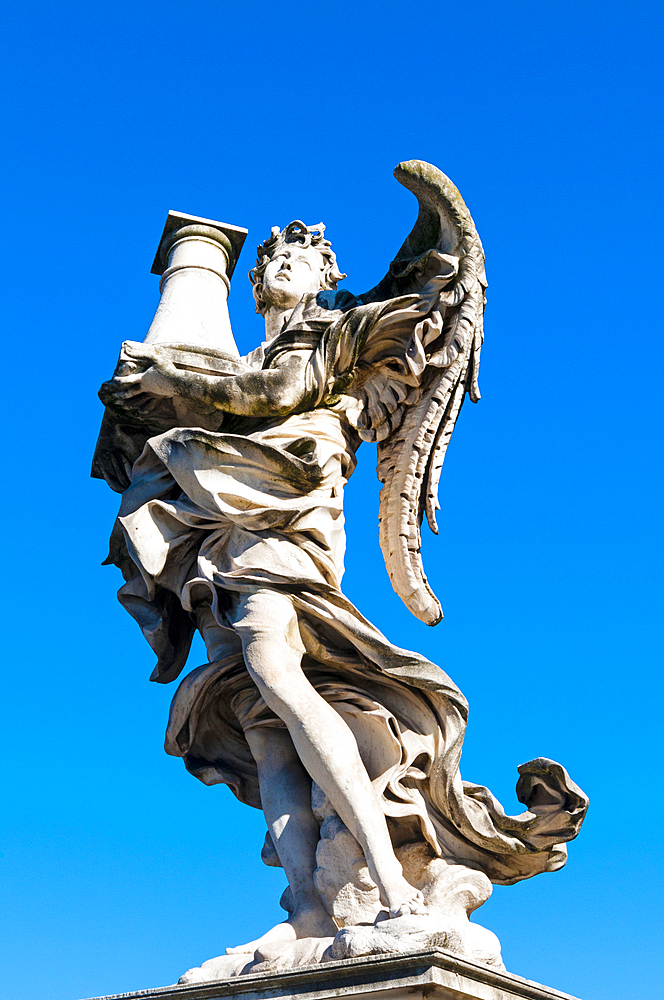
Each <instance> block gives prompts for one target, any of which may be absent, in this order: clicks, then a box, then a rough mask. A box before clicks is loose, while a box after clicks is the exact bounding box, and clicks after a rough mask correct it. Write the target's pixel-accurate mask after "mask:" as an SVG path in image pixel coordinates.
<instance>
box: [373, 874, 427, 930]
mask: <svg viewBox="0 0 664 1000" xmlns="http://www.w3.org/2000/svg"><path fill="white" fill-rule="evenodd" d="M397 864H398V862H397ZM379 888H380V898H381V900H382V901H383V903H385V905H386V906H387V909H388V912H389V915H390V917H405V916H407V915H408V914H411V913H415V914H421V913H424V912H425V907H424V896H423V895H422V893H421V892H420V890H419V889H416V888H415V887H414V886H412V885H411V884H410V882H407V881H406V879H405V878H404V877H403V874H402V871H401V865H399V871H398V872H395V874H394V877H393V878H391V879H390V880H389V881H387V880H384V881H383V882H382V884H381V885H379Z"/></svg>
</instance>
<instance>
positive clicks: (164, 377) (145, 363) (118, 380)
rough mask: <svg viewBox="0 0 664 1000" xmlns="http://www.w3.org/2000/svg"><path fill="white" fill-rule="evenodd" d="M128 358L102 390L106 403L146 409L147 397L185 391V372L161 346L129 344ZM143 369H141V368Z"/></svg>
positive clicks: (125, 346) (102, 398) (126, 354)
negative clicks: (183, 384) (157, 347)
mask: <svg viewBox="0 0 664 1000" xmlns="http://www.w3.org/2000/svg"><path fill="white" fill-rule="evenodd" d="M123 353H124V354H125V356H126V358H127V360H126V361H125V362H124V364H122V365H121V366H120V368H119V370H118V373H117V374H116V375H115V376H114V377H113V378H112V379H110V381H108V382H104V384H103V385H102V387H101V389H100V390H99V398H100V399H101V401H102V403H104V404H105V405H107V406H108V405H110V406H121V407H129V408H130V409H131V408H133V407H135V406H140V407H141V408H143V406H144V404H145V403H146V402H147V399H146V397H147V398H150V397H152V398H153V399H154V397H161V398H164V397H172V396H177V395H178V394H179V393H180V392H181V390H182V388H183V387H182V385H181V383H182V374H181V372H179V371H178V369H177V368H176V367H175V365H173V364H172V363H171V362H170V361H168V360H167V359H166V358H164V356H163V355H161V353H160V352H159V350H158V349H155V348H154V347H150V346H148V345H145V344H136V345H135V344H128V343H125V344H124V347H123ZM141 368H142V369H143V370H142V371H141V370H137V369H141Z"/></svg>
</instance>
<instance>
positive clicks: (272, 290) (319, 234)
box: [249, 221, 346, 315]
mask: <svg viewBox="0 0 664 1000" xmlns="http://www.w3.org/2000/svg"><path fill="white" fill-rule="evenodd" d="M324 233H325V226H324V225H323V223H322V222H321V223H319V225H317V226H305V224H304V223H303V222H299V221H295V222H291V223H290V224H289V225H288V226H286V228H285V229H284V230H283V231H282V230H280V229H279V227H278V226H273V227H272V235H271V236H270V237H269V239H267V240H265V242H264V243H261V245H260V246H259V247H257V249H256V266H255V267H253V268H252V269H251V271H250V272H249V278H250V279H251V282H252V284H253V286H254V298H255V299H256V312H257V313H261V315H264V314H265V313H266V311H267V310H268V309H269V308H270V307H271V306H275V307H277V308H278V309H293V308H294V307H295V306H296V305H297V304H298V302H299V301H300V299H301V298H302V296H303V295H306V294H307V292H319V291H320V290H321V289H323V288H336V287H337V282H338V281H341V280H342V278H345V277H346V275H345V274H342V273H341V271H340V270H339V268H338V267H337V258H336V255H335V253H334V251H333V250H332V245H331V243H330V241H329V240H326V239H325V236H324Z"/></svg>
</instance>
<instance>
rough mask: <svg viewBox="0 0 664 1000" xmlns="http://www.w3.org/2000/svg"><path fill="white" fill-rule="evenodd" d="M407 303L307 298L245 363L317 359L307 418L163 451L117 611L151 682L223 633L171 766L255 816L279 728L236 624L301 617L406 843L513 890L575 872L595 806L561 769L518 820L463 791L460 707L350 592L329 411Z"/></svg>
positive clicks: (333, 419) (145, 493)
mask: <svg viewBox="0 0 664 1000" xmlns="http://www.w3.org/2000/svg"><path fill="white" fill-rule="evenodd" d="M404 298H408V299H412V298H414V297H413V296H407V297H404ZM395 301H396V300H392V302H391V303H375V304H371V305H361V304H358V303H357V300H353V299H352V297H351V296H348V294H347V293H343V294H342V295H337V296H334V295H332V296H330V295H328V296H327V298H326V297H324V296H320V295H319V296H318V297H315V296H314V297H307V298H305V300H304V301H303V302H302V303H301V304H300V306H298V308H297V309H296V310H295V312H294V314H293V317H292V318H291V320H290V322H289V323H288V324H287V326H286V327H285V329H284V330H283V331H282V333H281V334H280V335H279V336H278V337H277V338H276V339H275V340H274V341H273V342H272V343H271V344H270V345H269V346H268V348H267V351H262V350H261V351H259V352H255V354H254V355H253V356H249V358H248V360H249V362H250V363H251V364H253V365H254V366H255V367H261V366H263V367H270V366H274V365H276V364H279V360H280V359H283V357H284V355H288V353H289V352H292V351H304V352H307V358H308V363H307V367H306V371H305V379H306V385H307V401H306V407H307V408H306V409H305V411H304V412H300V413H295V414H291V415H290V416H288V417H286V418H280V419H276V420H265V421H261V422H260V423H258V422H256V421H254V423H253V425H248V426H246V427H245V432H244V433H227V432H224V431H223V429H222V431H220V432H217V433H214V432H209V431H204V430H202V429H200V428H175V429H174V430H171V431H168V432H166V433H163V434H160V435H158V436H156V437H153V438H150V439H149V440H148V442H147V444H146V446H145V448H144V451H143V453H142V455H141V456H140V458H139V459H138V461H137V462H136V463H135V465H134V468H133V473H132V482H131V485H130V487H129V489H128V490H127V491H126V492H125V493H124V495H123V500H122V506H121V510H120V515H119V527H118V529H117V530H116V532H114V538H113V540H112V544H111V556H110V557H109V561H114V562H116V563H117V564H118V565H120V566H121V568H122V569H123V572H124V574H125V578H126V583H125V585H124V587H123V588H122V589H121V591H120V593H119V598H120V600H121V602H122V603H123V605H124V606H125V607H126V608H127V610H128V611H129V612H130V613H131V614H132V615H133V616H134V617H135V618H136V620H137V621H138V623H139V625H140V626H141V628H142V630H143V632H144V634H145V636H146V638H147V639H148V641H149V642H150V643H151V645H152V647H153V649H154V650H155V652H156V653H157V655H158V658H159V662H158V664H157V667H156V669H155V673H154V674H153V679H155V680H159V681H161V682H168V681H170V680H172V679H174V677H176V676H177V674H178V673H179V672H180V670H181V669H182V666H183V665H184V663H185V661H186V658H187V654H188V651H189V646H190V643H191V638H192V635H193V631H194V628H195V620H196V614H197V613H198V614H200V612H201V609H209V613H211V614H212V615H213V617H214V620H215V622H216V625H217V627H218V636H219V640H218V642H216V644H215V648H214V651H213V655H214V659H213V662H210V663H207V664H204V665H203V666H201V667H199V668H198V669H196V670H194V671H192V672H191V673H190V674H189V675H188V676H187V677H185V679H184V680H183V681H182V683H181V684H180V686H179V688H178V690H177V692H176V694H175V697H174V699H173V703H172V706H171V716H170V720H169V725H168V730H167V735H166V749H167V751H168V752H169V753H171V754H174V755H177V756H181V757H183V759H184V762H185V765H186V766H187V768H188V769H189V770H190V771H191V772H192V773H193V774H194V775H195V776H196V777H198V778H199V779H200V780H201V781H203V782H205V783H206V784H216V783H220V782H221V783H226V784H228V785H229V786H230V787H231V789H232V790H233V792H234V793H235V794H236V795H237V797H238V798H239V799H240V800H241V801H243V802H246V803H248V804H249V805H252V806H255V807H257V808H260V793H259V788H258V779H257V772H256V766H255V764H254V761H253V758H252V756H251V753H250V751H249V747H248V744H247V742H246V739H245V737H244V733H245V732H246V731H247V730H248V729H249V728H251V727H254V726H268V727H279V726H282V725H283V723H282V722H281V720H280V719H278V718H277V717H276V716H275V715H274V714H273V713H272V712H271V711H270V709H269V708H268V707H267V705H266V704H265V703H264V701H263V699H262V698H261V697H260V694H259V692H258V689H257V688H256V686H255V685H254V683H253V681H252V680H251V678H250V677H249V674H248V673H247V671H246V668H245V666H244V661H243V658H242V651H241V645H240V640H239V637H238V635H237V633H236V631H235V630H234V628H233V623H234V620H235V614H236V610H237V602H238V596H239V595H240V594H247V593H252V592H255V591H257V590H261V589H273V590H277V591H279V592H281V593H284V594H287V595H289V597H290V600H291V602H292V604H293V607H294V609H295V612H296V614H297V619H298V623H299V629H300V636H301V640H302V644H303V646H304V649H305V655H304V657H303V669H304V671H305V673H306V674H307V676H308V677H309V679H310V681H311V683H312V684H313V685H314V687H315V688H316V690H317V691H318V692H319V693H320V694H321V695H322V697H324V698H325V699H326V700H327V701H328V702H329V703H330V704H331V705H332V706H333V707H334V708H335V709H336V710H337V711H338V712H339V714H340V715H341V716H342V717H343V718H344V719H345V720H346V722H347V723H348V725H349V727H350V728H351V730H352V731H353V733H354V735H355V737H356V739H357V742H358V746H359V749H360V753H361V755H362V757H363V760H364V762H365V765H366V767H367V770H368V772H369V775H370V777H371V779H372V781H373V782H374V785H375V787H376V789H377V791H378V793H379V796H380V799H381V802H382V805H383V810H384V812H385V814H386V816H387V817H388V824H389V825H390V829H391V830H392V831H393V833H394V834H395V836H398V837H399V840H400V842H404V839H406V840H408V839H411V840H412V839H417V838H420V837H422V838H424V839H425V840H426V841H427V842H428V843H429V844H430V846H431V847H432V849H433V850H434V851H435V852H436V853H437V854H439V855H442V856H443V857H446V858H453V859H455V860H457V861H462V862H464V863H466V864H469V865H471V866H473V867H478V868H480V869H481V870H483V871H484V872H485V873H486V874H487V875H488V876H489V878H490V879H491V880H492V881H494V882H499V883H511V882H515V881H518V880H519V879H522V878H527V877H530V876H532V875H535V874H537V873H539V872H542V871H552V870H555V869H556V868H559V867H561V866H562V865H563V864H564V862H565V853H566V852H565V847H564V842H565V841H568V840H571V839H572V838H573V837H575V836H576V834H577V833H578V830H579V827H580V825H581V822H582V820H583V817H584V815H585V810H586V806H587V800H586V798H585V796H584V795H583V792H581V790H580V789H579V788H578V787H577V786H576V785H575V784H574V783H573V782H572V781H571V780H570V779H569V777H568V776H567V774H566V772H565V771H564V769H563V768H562V767H561V766H560V765H558V764H555V763H554V762H552V761H548V760H545V759H539V760H536V761H531V762H530V763H528V764H526V765H523V766H522V767H521V768H520V769H519V770H520V773H521V778H520V779H519V783H518V785H517V795H518V797H519V800H520V801H521V802H523V803H525V805H526V807H527V809H526V811H525V812H523V813H522V814H521V815H519V816H506V815H505V813H504V811H503V809H502V807H501V806H500V804H499V803H498V802H497V801H496V799H495V798H494V797H493V796H492V795H491V793H490V792H489V791H488V790H487V789H486V788H483V787H481V786H476V785H472V784H469V783H467V782H462V780H461V776H460V773H459V758H460V755H461V748H462V743H463V737H464V732H465V726H466V721H467V704H466V700H465V698H464V697H463V695H462V694H461V692H460V691H459V689H458V688H457V687H456V685H455V684H454V683H453V682H452V680H451V679H450V678H449V677H448V676H447V674H445V673H444V672H443V671H442V670H441V669H440V668H439V667H438V666H436V665H435V664H434V663H432V662H430V661H429V660H427V659H426V658H424V657H422V656H420V655H418V654H417V653H412V652H408V651H406V650H403V649H399V648H398V647H396V646H394V645H393V644H392V643H390V642H389V641H388V640H387V639H386V638H385V637H384V636H383V635H382V634H381V633H380V632H379V631H378V630H377V629H376V628H375V627H374V626H373V625H372V624H371V623H370V622H368V621H367V620H366V619H365V618H364V617H363V615H362V614H361V613H360V612H359V611H358V609H357V608H355V607H354V605H353V604H352V603H351V602H350V601H349V600H348V599H347V598H346V597H345V596H344V595H343V593H342V592H341V589H340V588H341V578H342V575H343V555H344V547H345V536H344V520H343V488H344V485H345V483H346V481H347V479H348V478H349V476H350V475H351V473H352V471H353V469H354V467H355V451H356V449H357V447H358V444H359V438H358V436H357V434H356V432H355V430H354V429H353V427H352V426H351V424H350V423H349V421H348V419H347V417H346V415H345V413H344V411H343V409H339V408H337V409H334V410H333V409H330V408H329V406H326V405H325V404H324V401H325V400H326V399H327V400H328V401H329V403H330V404H334V400H335V397H334V386H335V381H336V380H338V379H339V377H340V376H343V374H344V372H345V371H347V370H348V368H349V367H350V365H351V364H352V361H353V359H354V358H356V357H357V356H358V352H359V351H360V350H361V347H362V343H363V341H364V339H365V338H366V337H367V336H368V335H369V333H370V331H371V329H372V326H373V325H374V324H375V323H376V322H377V321H378V320H379V318H380V317H381V316H382V315H383V314H384V313H385V311H386V310H388V309H389V308H395ZM399 304H400V305H403V302H401V303H399ZM397 831H398V832H397Z"/></svg>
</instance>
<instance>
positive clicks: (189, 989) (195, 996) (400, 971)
mask: <svg viewBox="0 0 664 1000" xmlns="http://www.w3.org/2000/svg"><path fill="white" fill-rule="evenodd" d="M340 996H344V997H353V998H354V1000H574V998H573V997H570V996H569V994H567V993H560V992H559V991H558V990H554V989H551V988H550V987H547V986H541V985H540V984H539V983H533V982H531V981H530V980H528V979H522V978H521V977H520V976H513V975H511V974H510V973H508V972H504V971H502V972H501V971H498V970H494V969H490V968H487V967H485V966H483V965H481V964H479V963H476V962H470V961H468V960H467V959H462V958H459V957H458V956H456V955H450V954H449V953H447V952H445V951H443V950H442V949H438V948H434V949H430V950H428V951H422V952H411V953H410V954H407V955H382V956H380V957H374V958H362V959H349V960H346V961H343V962H333V963H330V964H328V965H317V966H313V967H312V966H310V967H308V968H302V969H298V970H297V971H291V972H280V973H258V974H255V975H248V976H243V977H242V978H241V979H232V980H226V981H219V982H214V983H199V984H196V985H184V986H165V987H162V988H161V989H154V990H140V991H138V992H136V993H119V994H114V995H113V997H105V998H99V1000H120V998H122V1000H138V998H139V997H144V998H146V1000H224V998H226V997H232V998H233V1000H332V998H338V997H340Z"/></svg>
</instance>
